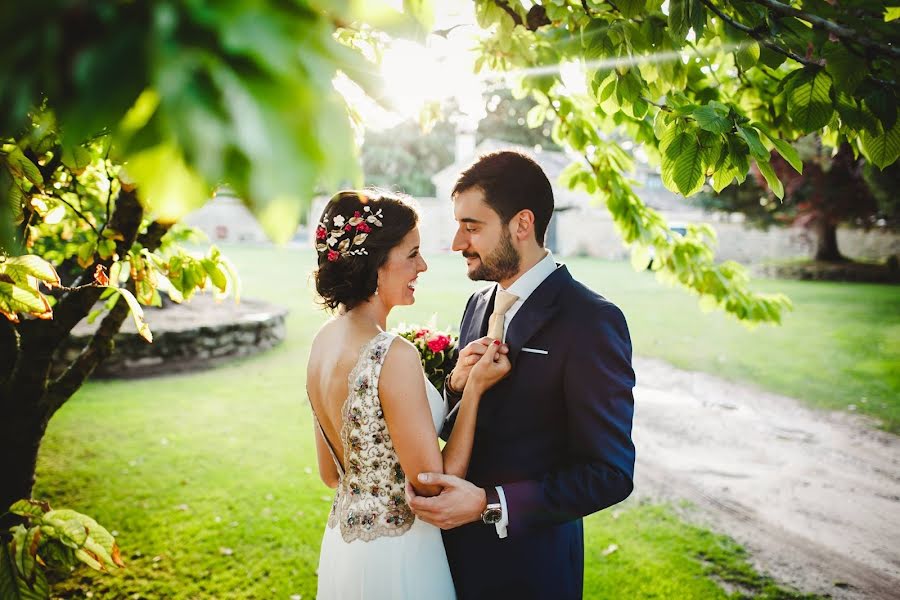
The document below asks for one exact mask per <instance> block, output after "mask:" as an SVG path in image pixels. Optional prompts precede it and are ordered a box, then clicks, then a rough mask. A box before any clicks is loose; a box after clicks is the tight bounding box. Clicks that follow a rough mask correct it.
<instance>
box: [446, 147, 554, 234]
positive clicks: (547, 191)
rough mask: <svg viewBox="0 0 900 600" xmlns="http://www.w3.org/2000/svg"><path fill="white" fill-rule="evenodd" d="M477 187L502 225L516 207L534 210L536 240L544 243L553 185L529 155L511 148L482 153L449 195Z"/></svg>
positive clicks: (551, 213)
mask: <svg viewBox="0 0 900 600" xmlns="http://www.w3.org/2000/svg"><path fill="white" fill-rule="evenodd" d="M476 187H477V188H479V189H480V190H481V191H482V192H484V199H485V201H486V202H487V203H488V206H490V207H491V208H492V209H494V212H496V213H497V214H498V215H500V220H501V221H503V224H504V225H505V224H507V223H509V221H510V219H512V218H513V217H514V216H515V215H516V214H517V213H518V212H519V211H522V210H525V209H528V210H530V211H531V212H533V213H534V235H535V238H536V239H537V243H538V244H540V245H541V246H543V245H544V235H545V234H546V233H547V225H549V224H550V217H552V216H553V188H552V187H551V186H550V181H549V180H548V179H547V176H546V175H545V174H544V171H543V170H542V169H541V167H540V165H538V164H537V163H536V162H535V161H534V160H533V159H532V158H530V157H528V156H526V155H524V154H522V153H520V152H516V151H513V150H500V151H499V152H491V153H490V154H484V155H482V156H480V157H479V158H478V160H476V161H475V162H474V163H473V164H472V166H470V167H469V168H468V169H466V170H465V171H463V172H462V173H461V174H460V176H459V179H457V180H456V185H455V186H454V187H453V193H452V194H451V196H452V197H454V198H455V197H456V195H457V194H460V193H462V192H465V191H466V190H469V189H472V188H476Z"/></svg>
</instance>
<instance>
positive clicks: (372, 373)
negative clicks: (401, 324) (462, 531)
mask: <svg viewBox="0 0 900 600" xmlns="http://www.w3.org/2000/svg"><path fill="white" fill-rule="evenodd" d="M394 337H395V336H394V334H391V333H388V332H381V333H379V334H378V335H377V336H375V337H374V338H373V339H372V340H371V341H369V342H368V343H367V344H366V345H365V346H363V348H362V349H361V350H360V356H359V359H358V360H357V363H356V366H355V367H354V368H353V370H352V371H351V372H350V375H349V377H348V382H349V393H348V396H347V400H346V402H345V404H344V407H343V410H342V411H341V419H342V426H341V444H342V446H343V451H344V453H343V455H344V460H345V462H346V465H347V468H346V470H345V469H344V468H343V467H342V466H341V464H340V461H339V460H338V459H337V456H336V455H335V453H334V450H333V449H332V452H331V454H332V458H334V462H335V465H336V466H337V469H338V473H339V474H340V483H339V484H338V487H337V492H336V494H335V497H334V503H333V504H332V506H331V513H330V514H329V516H328V525H327V527H326V528H325V535H324V537H323V538H322V550H321V553H320V554H319V570H318V576H319V586H318V595H317V597H318V598H319V599H320V600H351V599H356V598H360V599H363V598H365V599H381V598H384V599H385V600H402V599H404V598H406V599H419V598H428V599H433V600H440V599H444V598H448V599H452V598H455V597H456V593H455V592H454V589H453V580H452V579H451V577H450V567H449V566H448V564H447V555H446V554H445V552H444V544H443V542H442V540H441V531H440V529H438V528H437V527H435V526H433V525H429V524H428V523H426V522H424V521H422V520H421V519H417V518H416V517H415V515H414V514H413V513H412V511H411V510H410V508H409V505H408V504H407V503H406V496H405V492H404V489H405V486H406V478H405V476H404V474H403V470H402V469H401V468H400V462H399V460H398V459H397V454H396V452H395V451H394V446H393V443H392V442H391V436H390V433H389V432H388V429H387V425H386V423H385V420H384V414H383V413H382V411H381V401H380V399H379V397H378V376H379V373H380V372H381V366H382V364H384V357H385V355H386V354H387V352H388V349H389V348H390V345H391V342H392V341H393V340H394ZM423 378H424V373H423ZM425 387H426V391H427V395H428V403H429V405H430V407H431V415H432V418H433V419H434V426H435V429H436V430H438V431H439V430H440V427H441V424H442V423H443V420H444V417H445V416H446V407H445V403H444V400H443V398H442V397H441V394H440V392H438V391H437V389H435V387H434V386H433V385H432V384H431V383H430V382H429V381H428V379H427V378H425ZM313 418H315V411H314V412H313ZM316 423H317V424H318V420H317V421H316ZM322 435H323V437H324V432H323V434H322ZM325 440H326V441H327V440H328V438H327V437H326V438H325ZM329 448H330V444H329Z"/></svg>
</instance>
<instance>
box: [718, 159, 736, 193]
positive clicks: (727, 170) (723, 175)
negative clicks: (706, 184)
mask: <svg viewBox="0 0 900 600" xmlns="http://www.w3.org/2000/svg"><path fill="white" fill-rule="evenodd" d="M736 176H737V168H735V167H734V166H732V165H726V166H723V167H721V168H719V169H717V170H716V172H715V173H713V176H712V186H713V189H714V190H715V191H716V193H719V192H721V191H722V190H724V189H725V188H727V187H728V186H729V185H731V182H733V181H734V178H735V177H736Z"/></svg>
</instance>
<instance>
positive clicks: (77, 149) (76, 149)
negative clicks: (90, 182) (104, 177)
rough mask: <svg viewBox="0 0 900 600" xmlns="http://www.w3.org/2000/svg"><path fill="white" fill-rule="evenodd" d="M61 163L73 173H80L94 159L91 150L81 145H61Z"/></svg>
mask: <svg viewBox="0 0 900 600" xmlns="http://www.w3.org/2000/svg"><path fill="white" fill-rule="evenodd" d="M60 158H61V160H62V162H63V164H64V165H65V166H66V167H68V168H69V170H71V171H73V172H75V173H81V172H82V171H84V169H85V168H86V167H87V166H88V165H89V164H91V163H92V162H93V161H94V157H93V156H92V155H91V151H90V150H88V149H87V148H85V147H84V146H82V145H80V144H79V145H76V146H65V147H63V151H62V156H61V157H60Z"/></svg>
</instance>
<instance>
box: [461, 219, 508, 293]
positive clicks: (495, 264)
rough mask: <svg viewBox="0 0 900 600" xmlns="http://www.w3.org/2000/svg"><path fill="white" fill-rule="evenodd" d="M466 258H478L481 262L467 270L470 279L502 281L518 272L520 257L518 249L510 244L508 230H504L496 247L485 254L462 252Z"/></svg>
mask: <svg viewBox="0 0 900 600" xmlns="http://www.w3.org/2000/svg"><path fill="white" fill-rule="evenodd" d="M463 256H464V257H466V258H475V257H477V258H479V259H480V260H481V264H479V265H478V267H476V268H475V270H474V271H469V279H471V280H472V281H503V280H504V279H509V278H510V277H512V276H513V275H515V274H516V273H518V272H519V264H521V260H520V259H521V257H520V256H519V252H518V250H516V248H515V246H513V245H512V236H511V235H510V233H509V231H504V232H503V236H502V237H501V238H500V243H499V244H498V245H497V248H496V249H495V250H494V251H493V252H491V253H490V254H488V255H487V256H481V255H480V254H475V253H469V254H466V253H465V252H463Z"/></svg>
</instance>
